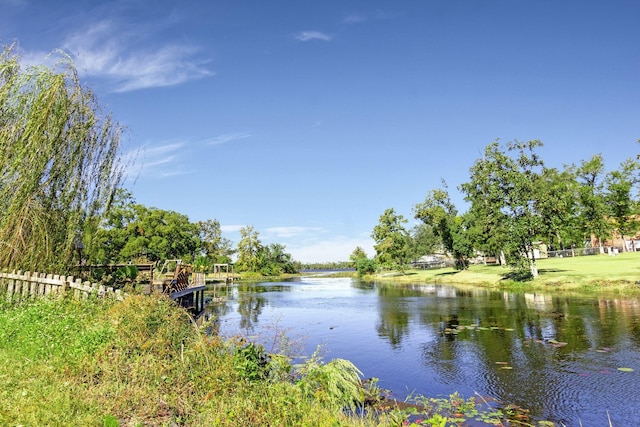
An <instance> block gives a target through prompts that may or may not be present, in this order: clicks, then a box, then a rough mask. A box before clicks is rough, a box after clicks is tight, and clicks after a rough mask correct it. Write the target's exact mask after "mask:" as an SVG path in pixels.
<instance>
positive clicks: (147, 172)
mask: <svg viewBox="0 0 640 427" xmlns="http://www.w3.org/2000/svg"><path fill="white" fill-rule="evenodd" d="M183 146H184V143H182V142H177V143H169V144H164V145H159V146H155V147H149V146H143V147H141V148H136V149H135V150H132V151H130V152H128V153H126V154H125V155H124V156H123V160H124V163H125V164H127V165H128V166H127V171H126V175H127V177H130V178H131V179H137V178H138V177H140V176H151V175H156V176H162V177H166V176H175V175H185V174H188V173H194V171H193V169H189V170H187V169H186V168H185V169H183V170H181V168H180V166H179V164H180V163H181V161H180V158H179V155H178V154H179V152H180V151H181V149H182V147H183ZM168 164H173V165H174V166H172V167H171V169H167V168H166V167H165V166H167V165H168ZM169 170H170V172H168V171H169Z"/></svg>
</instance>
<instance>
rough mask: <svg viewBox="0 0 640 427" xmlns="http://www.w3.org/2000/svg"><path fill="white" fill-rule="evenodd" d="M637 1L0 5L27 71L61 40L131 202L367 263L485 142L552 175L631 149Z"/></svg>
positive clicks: (306, 258)
mask: <svg viewBox="0 0 640 427" xmlns="http://www.w3.org/2000/svg"><path fill="white" fill-rule="evenodd" d="M638 22H640V2H638V1H637V0H599V1H596V0H586V1H585V0H580V1H578V0H563V1H558V0H536V1H518V0H407V1H381V0H366V1H365V0H358V1H356V0H354V1H348V0H340V1H337V0H325V1H304V0H287V1H264V0H246V1H231V0H226V1H220V0H211V1H194V0H183V1H179V2H176V1H165V0H154V1H151V0H123V1H89V0H84V1H64V0H58V1H55V2H54V1H49V0H38V1H35V0H0V42H2V43H4V44H10V43H13V42H17V44H18V49H19V52H20V54H21V55H22V57H23V61H24V62H25V63H41V62H43V61H45V59H44V58H45V56H46V55H47V54H48V53H50V52H52V51H54V50H56V49H61V50H63V51H65V52H67V53H68V54H69V55H71V56H72V57H73V59H74V61H75V63H76V66H77V67H78V69H79V71H80V73H81V77H82V79H83V81H84V82H85V83H86V84H87V85H88V86H90V87H91V88H92V89H93V90H94V92H95V93H96V94H97V96H98V99H99V102H100V103H101V104H102V105H103V106H104V107H105V108H106V109H107V110H109V111H112V112H113V114H114V116H115V118H116V119H117V120H118V121H119V122H120V123H121V124H123V125H125V126H126V127H127V131H126V133H125V135H124V147H123V154H125V155H128V154H129V153H135V152H137V153H138V155H137V157H136V159H137V160H136V164H135V165H133V166H132V167H131V168H130V173H129V179H128V181H127V183H126V187H127V188H128V189H130V190H131V191H132V192H133V194H134V196H135V198H136V200H137V201H138V202H140V203H143V204H145V205H147V206H155V207H158V208H161V209H167V210H174V211H178V212H180V213H183V214H186V215H188V216H189V218H190V220H191V221H198V220H205V219H218V220H219V221H220V223H221V224H222V227H223V234H224V236H225V237H227V238H229V239H231V240H232V241H233V242H234V243H236V242H237V241H238V233H237V230H238V229H239V228H240V227H241V226H246V225H253V226H254V228H255V229H256V230H257V231H258V232H259V233H260V238H261V240H262V242H263V243H264V244H267V243H272V242H278V243H282V244H285V245H286V247H287V251H288V252H290V253H291V254H292V255H293V256H294V258H295V259H296V260H299V261H303V262H314V261H317V262H322V261H338V260H345V259H348V256H349V254H350V253H351V252H352V251H353V250H354V249H355V247H356V246H361V247H363V248H364V249H365V250H366V251H367V252H368V254H369V255H370V256H371V255H373V254H374V251H373V241H372V240H371V238H370V234H371V231H372V230H373V227H374V226H375V225H376V224H377V223H378V219H379V217H380V215H381V214H382V213H383V212H384V210H385V209H387V208H394V209H395V210H396V212H398V213H400V214H402V215H404V216H405V217H406V218H407V219H409V220H410V222H409V224H407V226H408V227H411V226H412V225H413V223H414V220H413V214H412V207H413V206H414V205H415V204H416V203H420V202H422V201H423V200H424V197H425V195H426V193H427V191H429V190H430V189H433V188H437V187H439V186H440V182H441V179H445V180H446V181H447V183H448V184H449V187H450V191H451V193H452V196H453V198H454V200H455V201H456V203H457V204H458V206H459V207H460V208H461V209H462V210H464V209H465V206H464V203H463V200H462V196H460V195H459V194H458V193H457V190H456V187H457V186H458V185H459V184H461V183H463V182H465V181H466V180H467V179H468V171H469V167H471V165H472V164H473V162H474V161H475V160H476V159H477V158H478V157H479V156H480V155H481V153H482V151H483V149H484V147H485V146H486V145H487V144H489V143H490V142H492V141H494V140H495V139H496V138H499V139H501V140H502V141H504V142H507V141H511V140H513V139H517V140H522V141H525V140H529V139H540V140H541V141H542V142H543V143H544V144H545V146H544V147H543V149H542V150H541V154H542V156H543V158H544V160H545V161H546V163H547V164H548V165H550V166H558V167H561V166H562V165H564V164H570V163H579V162H580V161H581V160H584V159H588V158H590V157H591V156H592V155H593V154H596V153H602V155H603V156H604V158H605V162H606V166H607V168H609V169H615V168H617V167H618V165H619V163H620V162H621V161H623V160H624V159H626V158H628V157H631V156H635V154H636V153H637V152H638V147H637V143H636V140H637V139H638V138H640V130H639V129H638V126H639V124H640V49H639V46H640V28H639V27H638Z"/></svg>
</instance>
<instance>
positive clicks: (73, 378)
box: [0, 295, 517, 427]
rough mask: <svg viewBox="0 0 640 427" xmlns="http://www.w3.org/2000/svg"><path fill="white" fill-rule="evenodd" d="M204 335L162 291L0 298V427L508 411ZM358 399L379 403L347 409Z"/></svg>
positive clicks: (345, 421) (499, 418)
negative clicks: (415, 398) (400, 395)
mask: <svg viewBox="0 0 640 427" xmlns="http://www.w3.org/2000/svg"><path fill="white" fill-rule="evenodd" d="M206 331H207V325H202V326H196V325H194V324H193V323H191V321H190V319H189V318H188V316H187V314H186V312H185V311H184V310H182V309H180V308H179V307H177V306H176V305H175V304H173V303H172V302H171V301H170V300H169V299H168V298H166V297H164V296H158V297H152V296H141V295H133V296H129V297H127V298H125V299H124V300H123V301H110V300H107V299H96V298H94V299H89V300H82V301H78V300H74V299H72V298H67V299H64V298H51V299H50V298H47V297H43V298H41V299H37V300H29V301H26V302H22V303H12V302H8V301H7V300H6V298H2V299H0V425H25V426H26V425H29V426H31V425H33V426H35V425H65V426H87V425H94V426H98V425H100V426H103V427H125V426H136V427H146V426H172V427H173V426H194V427H198V426H212V425H215V426H271V425H273V426H292V427H293V426H296V427H297V426H300V425H308V426H356V427H357V426H361V427H368V426H381V427H385V426H389V427H391V426H398V425H406V424H403V423H404V422H406V421H407V420H409V421H410V422H411V421H415V422H414V423H413V424H411V425H416V426H422V425H424V426H426V425H433V424H432V423H431V421H434V420H435V421H439V422H440V424H438V425H444V424H442V423H444V422H446V421H447V420H450V421H451V422H454V421H456V422H462V421H464V419H472V418H473V419H479V418H481V419H482V420H483V421H485V422H486V424H487V425H504V424H503V422H505V423H506V419H505V418H503V417H505V416H506V414H508V415H509V416H514V411H513V410H512V409H509V410H508V411H505V414H503V413H502V412H500V411H496V410H495V408H493V407H492V406H487V405H485V403H484V402H481V401H479V402H476V401H475V400H474V399H473V398H468V399H466V400H465V399H464V398H462V397H461V396H459V395H457V394H455V393H454V394H453V395H451V397H450V398H437V399H427V398H423V399H421V400H420V402H419V404H414V405H406V404H403V402H395V401H393V400H384V401H383V402H382V404H381V405H378V404H377V403H376V402H379V401H378V399H377V397H379V396H381V394H380V392H381V391H380V390H378V389H377V388H376V382H375V381H363V380H362V378H361V373H360V372H359V371H358V369H357V368H356V367H355V366H354V365H353V364H352V363H351V362H349V361H347V360H344V359H333V360H331V361H323V360H321V359H319V358H317V357H315V356H311V357H309V358H308V359H307V360H306V361H305V362H304V363H302V364H301V365H295V366H292V365H291V364H290V361H289V359H288V357H287V356H286V354H285V353H286V352H285V353H282V354H267V353H266V352H265V351H264V349H263V348H262V347H260V346H258V345H255V344H253V343H250V342H247V341H246V340H244V339H241V338H230V339H221V338H220V337H218V336H215V335H209V334H208V333H206ZM285 350H286V349H285ZM365 401H366V402H368V403H369V404H373V405H376V406H379V407H383V406H384V407H385V410H384V411H382V412H378V411H371V408H372V407H371V406H367V407H368V408H369V410H367V411H365V412H362V411H354V409H355V408H356V406H357V407H359V408H362V406H360V405H363V404H364V403H365ZM427 404H428V405H427ZM352 405H356V406H352ZM348 407H351V408H352V410H350V411H345V408H348ZM454 409H455V411H454ZM374 412H375V413H374ZM516 415H517V413H516ZM420 420H422V421H420Z"/></svg>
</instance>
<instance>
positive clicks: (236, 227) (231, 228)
mask: <svg viewBox="0 0 640 427" xmlns="http://www.w3.org/2000/svg"><path fill="white" fill-rule="evenodd" d="M242 227H246V225H240V224H230V225H220V231H224V232H225V233H236V232H238V231H240V229H241V228H242Z"/></svg>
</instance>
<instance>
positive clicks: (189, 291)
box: [169, 286, 206, 319]
mask: <svg viewBox="0 0 640 427" xmlns="http://www.w3.org/2000/svg"><path fill="white" fill-rule="evenodd" d="M205 289H206V286H192V287H189V288H186V289H183V290H181V291H175V292H172V293H171V294H170V295H169V297H170V298H171V299H172V300H174V301H175V302H176V304H178V305H179V306H180V307H182V308H184V309H185V310H187V311H188V312H189V314H191V315H192V316H193V318H194V319H197V318H199V317H200V316H201V315H202V314H203V313H204V308H205V301H204V290H205Z"/></svg>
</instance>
